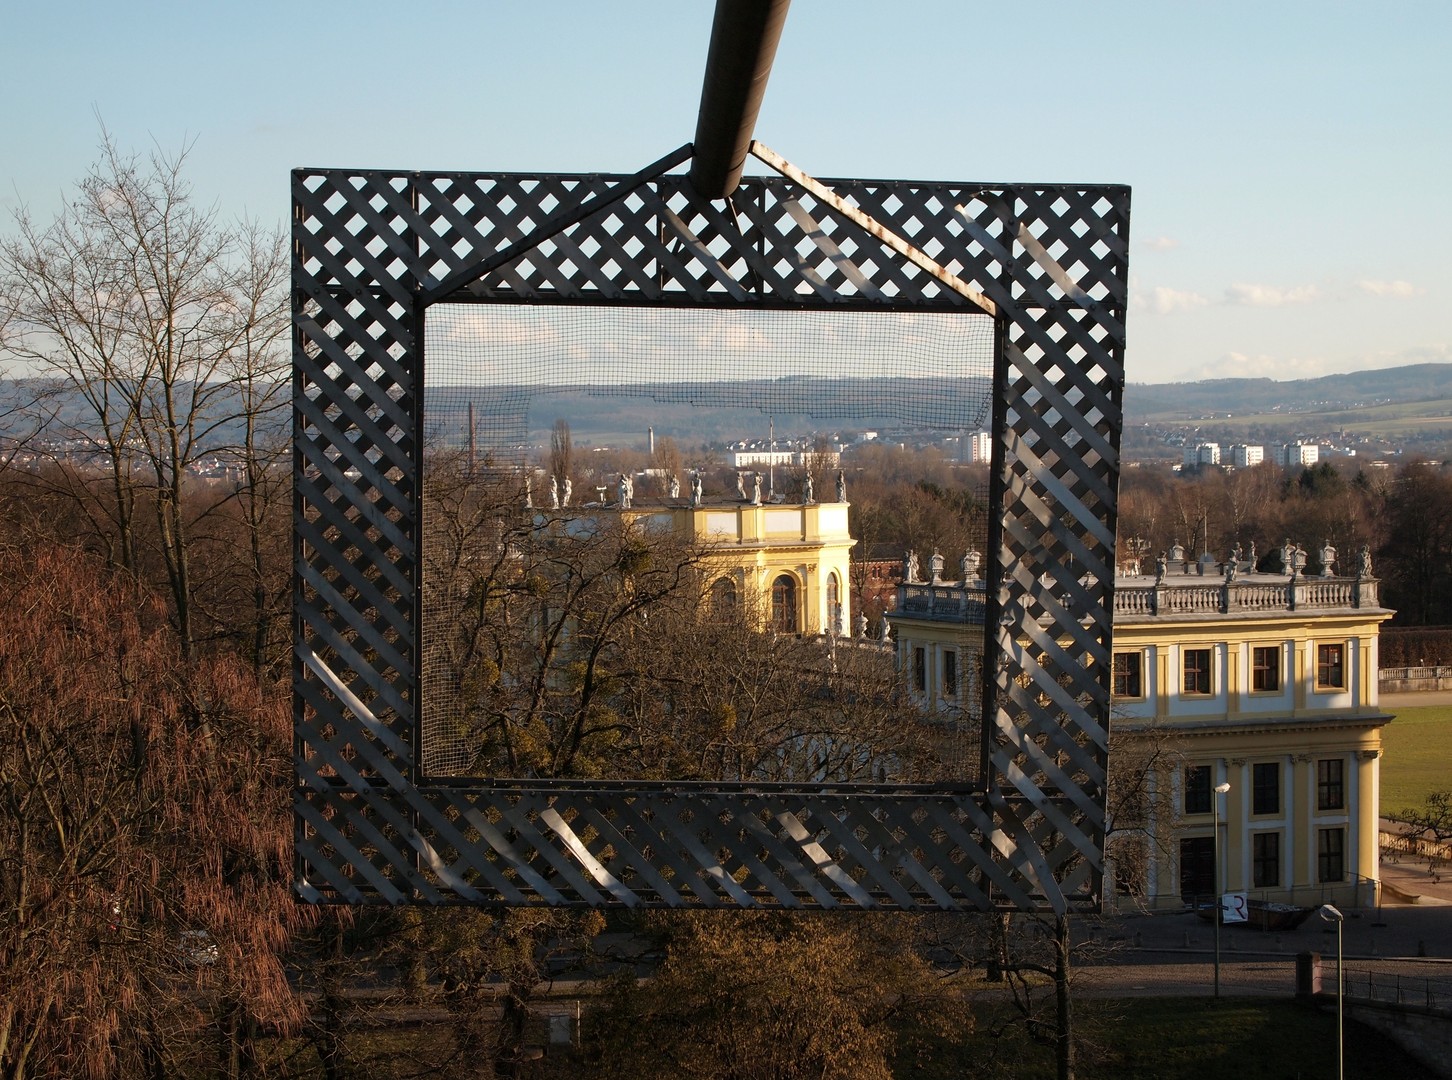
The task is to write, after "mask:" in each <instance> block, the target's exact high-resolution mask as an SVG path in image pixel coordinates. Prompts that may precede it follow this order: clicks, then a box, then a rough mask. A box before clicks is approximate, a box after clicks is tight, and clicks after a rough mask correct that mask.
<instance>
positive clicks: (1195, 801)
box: [1185, 765, 1210, 814]
mask: <svg viewBox="0 0 1452 1080" xmlns="http://www.w3.org/2000/svg"><path fill="white" fill-rule="evenodd" d="M1209 812H1210V766H1209V765H1190V766H1187V767H1186V768H1185V813H1187V814H1208V813H1209Z"/></svg>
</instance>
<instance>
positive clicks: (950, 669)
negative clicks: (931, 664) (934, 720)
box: [943, 649, 958, 698]
mask: <svg viewBox="0 0 1452 1080" xmlns="http://www.w3.org/2000/svg"><path fill="white" fill-rule="evenodd" d="M943 696H944V697H950V698H955V697H957V696H958V652H957V650H956V649H948V650H946V651H945V652H944V653H943Z"/></svg>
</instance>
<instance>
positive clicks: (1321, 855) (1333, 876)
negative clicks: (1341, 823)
mask: <svg viewBox="0 0 1452 1080" xmlns="http://www.w3.org/2000/svg"><path fill="white" fill-rule="evenodd" d="M1316 880H1317V881H1345V880H1346V830H1345V829H1321V830H1319V831H1318V835H1317V837H1316Z"/></svg>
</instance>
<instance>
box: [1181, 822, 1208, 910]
mask: <svg viewBox="0 0 1452 1080" xmlns="http://www.w3.org/2000/svg"><path fill="white" fill-rule="evenodd" d="M1214 893H1215V838H1214V837H1213V836H1187V837H1184V838H1182V839H1181V840H1180V895H1181V896H1182V897H1184V898H1185V899H1186V900H1192V899H1196V898H1199V897H1206V896H1213V895H1214Z"/></svg>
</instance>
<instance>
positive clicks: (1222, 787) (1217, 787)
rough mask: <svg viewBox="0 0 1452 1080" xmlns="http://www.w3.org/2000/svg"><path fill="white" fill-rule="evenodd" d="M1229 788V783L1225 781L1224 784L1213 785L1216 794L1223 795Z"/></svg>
mask: <svg viewBox="0 0 1452 1080" xmlns="http://www.w3.org/2000/svg"><path fill="white" fill-rule="evenodd" d="M1229 790H1230V785H1229V784H1228V783H1225V784H1216V785H1215V791H1216V793H1217V794H1220V795H1224V794H1225V793H1226V792H1227V791H1229Z"/></svg>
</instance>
